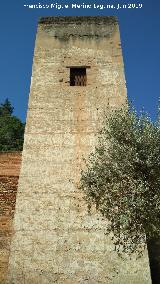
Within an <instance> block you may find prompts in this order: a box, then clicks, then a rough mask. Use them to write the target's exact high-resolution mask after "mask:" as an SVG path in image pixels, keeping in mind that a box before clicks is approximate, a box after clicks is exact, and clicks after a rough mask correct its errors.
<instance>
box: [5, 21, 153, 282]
mask: <svg viewBox="0 0 160 284" xmlns="http://www.w3.org/2000/svg"><path fill="white" fill-rule="evenodd" d="M78 67H79V68H85V70H86V76H87V84H86V86H70V69H71V68H78ZM125 101H126V87H125V78H124V69H123V60H122V53H121V46H120V38H119V29H118V24H117V20H116V18H115V17H48V18H42V19H41V20H40V22H39V25H38V32H37V37H36V45H35V52H34V63H33V71H32V82H31V90H30V98H29V108H28V115H27V124H26V130H25V142H24V150H23V157H22V168H21V174H20V180H19V187H18V194H17V202H16V213H15V219H14V230H15V232H14V236H13V239H12V244H11V255H10V263H9V272H8V281H7V283H10V284H11V283H12V284H13V283H14V284H22V283H27V284H36V283H37V284H46V283H47V284H48V283H58V284H62V283H64V284H67V283H68V284H72V283H73V284H78V283H89V284H98V283H122V284H124V283H128V284H129V283H132V284H133V283H137V284H142V283H143V284H149V283H150V276H149V267H148V258H147V254H146V255H145V256H144V257H143V259H140V261H138V260H137V261H136V260H135V261H133V260H131V261H130V260H129V259H128V260H126V261H122V260H121V259H120V258H118V257H117V254H116V253H115V252H114V247H113V244H112V242H111V239H110V238H109V237H106V236H105V234H104V232H105V220H103V219H102V217H101V216H99V215H98V214H97V213H96V212H95V211H94V209H93V214H90V215H89V214H88V210H87V206H86V204H85V201H84V199H83V193H82V192H80V191H79V190H78V188H77V184H78V182H79V178H80V170H81V168H82V166H83V157H87V156H88V154H89V153H90V152H91V151H92V150H93V149H94V147H95V144H96V138H95V134H96V133H97V131H98V129H99V127H100V126H101V124H102V121H103V114H104V111H105V110H108V111H111V110H113V109H115V108H117V107H120V106H121V105H122V104H123V103H125Z"/></svg>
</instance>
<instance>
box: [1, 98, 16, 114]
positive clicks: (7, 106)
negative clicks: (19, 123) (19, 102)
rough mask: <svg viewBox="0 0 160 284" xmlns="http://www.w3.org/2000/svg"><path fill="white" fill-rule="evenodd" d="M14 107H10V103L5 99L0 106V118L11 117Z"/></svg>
mask: <svg viewBox="0 0 160 284" xmlns="http://www.w3.org/2000/svg"><path fill="white" fill-rule="evenodd" d="M13 110H14V107H12V105H11V103H10V101H9V100H8V99H6V100H5V101H4V103H3V104H1V105H0V116H2V115H7V114H8V115H12V113H13Z"/></svg>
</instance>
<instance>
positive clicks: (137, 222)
mask: <svg viewBox="0 0 160 284" xmlns="http://www.w3.org/2000/svg"><path fill="white" fill-rule="evenodd" d="M80 188H81V189H82V190H83V191H84V193H85V197H86V200H87V202H88V205H89V206H91V205H92V204H94V205H96V208H97V210H98V211H99V212H100V213H101V214H102V215H103V216H104V217H106V218H107V219H108V228H107V232H108V233H110V232H111V233H112V236H113V242H114V244H115V248H116V250H117V251H118V253H124V252H126V253H128V254H131V253H133V252H139V253H142V252H143V250H144V248H145V246H146V245H147V248H148V253H149V261H150V268H151V276H152V283H160V282H158V281H160V127H159V124H158V123H157V122H156V123H153V122H152V121H151V120H150V118H149V117H148V116H147V115H145V114H144V113H142V114H141V115H140V116H138V114H137V113H136V111H135V110H133V109H131V108H125V107H124V108H122V109H121V110H117V111H115V112H113V113H112V114H111V115H110V117H106V120H105V123H104V126H103V128H102V130H101V132H100V135H99V143H98V145H97V147H96V148H95V151H94V153H92V154H91V155H90V157H89V159H88V160H87V161H86V167H85V169H84V170H83V171H82V174H81V185H80Z"/></svg>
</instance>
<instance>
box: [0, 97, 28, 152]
mask: <svg viewBox="0 0 160 284" xmlns="http://www.w3.org/2000/svg"><path fill="white" fill-rule="evenodd" d="M13 109H14V108H13V107H12V105H11V103H10V101H9V100H8V99H6V100H5V102H4V103H3V104H1V105H0V152H10V151H20V150H22V148H23V139H24V126H25V125H24V123H22V122H21V120H20V119H19V118H17V117H16V116H14V115H13Z"/></svg>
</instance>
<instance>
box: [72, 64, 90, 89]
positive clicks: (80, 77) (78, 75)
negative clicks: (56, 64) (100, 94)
mask: <svg viewBox="0 0 160 284" xmlns="http://www.w3.org/2000/svg"><path fill="white" fill-rule="evenodd" d="M86 85H87V76H86V68H85V67H73V68H72V67H71V68H70V86H86Z"/></svg>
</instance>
